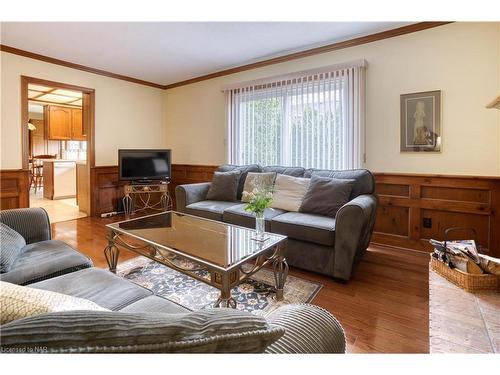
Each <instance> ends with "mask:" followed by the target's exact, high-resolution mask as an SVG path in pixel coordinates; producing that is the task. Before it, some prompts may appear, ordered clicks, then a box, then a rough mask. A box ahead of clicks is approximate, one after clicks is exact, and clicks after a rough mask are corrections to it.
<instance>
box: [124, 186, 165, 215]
mask: <svg viewBox="0 0 500 375" xmlns="http://www.w3.org/2000/svg"><path fill="white" fill-rule="evenodd" d="M168 185H169V183H168V182H162V183H152V182H149V183H131V184H127V185H125V186H124V188H123V190H124V192H125V196H124V197H123V199H122V202H123V210H124V211H125V215H126V216H130V215H131V214H134V213H136V212H139V211H143V210H146V209H150V210H158V211H168V210H170V209H172V198H171V197H170V193H169V191H168ZM151 194H161V196H160V201H159V202H156V203H151ZM136 197H139V199H140V202H141V203H142V206H141V207H140V208H137V209H136V208H135V200H136V199H135V198H136Z"/></svg>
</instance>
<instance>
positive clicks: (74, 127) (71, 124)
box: [46, 105, 86, 141]
mask: <svg viewBox="0 0 500 375" xmlns="http://www.w3.org/2000/svg"><path fill="white" fill-rule="evenodd" d="M46 117H47V118H46V124H47V132H46V135H47V139H51V140H59V141H69V140H75V141H85V140H86V136H85V135H84V134H85V133H84V130H83V121H82V110H81V109H79V108H69V107H60V106H56V105H49V106H48V110H47V111H46Z"/></svg>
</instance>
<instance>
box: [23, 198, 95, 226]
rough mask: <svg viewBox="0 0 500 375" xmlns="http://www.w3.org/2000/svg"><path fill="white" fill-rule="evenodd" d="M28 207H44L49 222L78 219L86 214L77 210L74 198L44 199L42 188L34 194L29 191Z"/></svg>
mask: <svg viewBox="0 0 500 375" xmlns="http://www.w3.org/2000/svg"><path fill="white" fill-rule="evenodd" d="M30 207H42V208H44V209H45V210H46V211H47V213H48V214H49V218H50V222H51V223H58V222H60V221H66V220H73V219H79V218H81V217H86V216H87V214H86V213H85V212H80V210H78V206H77V205H76V198H68V199H55V200H51V199H46V198H44V197H43V190H38V191H37V192H36V194H35V192H34V191H33V190H31V191H30Z"/></svg>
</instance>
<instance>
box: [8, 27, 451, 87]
mask: <svg viewBox="0 0 500 375" xmlns="http://www.w3.org/2000/svg"><path fill="white" fill-rule="evenodd" d="M449 23H452V22H450V21H448V22H418V23H414V24H411V25H407V26H402V27H398V28H395V29H390V30H386V31H382V32H379V33H375V34H370V35H366V36H362V37H357V38H353V39H348V40H344V41H342V42H337V43H332V44H327V45H325V46H321V47H316V48H311V49H307V50H304V51H300V52H294V53H290V54H288V55H283V56H278V57H273V58H271V59H266V60H262V61H258V62H254V63H251V64H246V65H241V66H238V67H234V68H230V69H225V70H221V71H218V72H214V73H210V74H206V75H202V76H199V77H194V78H190V79H187V80H184V81H179V82H175V83H171V84H168V85H163V84H160V83H155V82H149V81H144V80H141V79H138V78H133V77H128V76H125V75H122V74H117V73H113V72H108V71H106V70H102V69H97V68H92V67H90V66H85V65H80V64H76V63H73V62H70V61H65V60H60V59H56V58H54V57H50V56H45V55H41V54H38V53H34V52H29V51H25V50H22V49H18V48H15V47H11V46H7V45H4V44H0V51H2V52H7V53H12V54H14V55H19V56H23V57H27V58H30V59H35V60H39V61H44V62H47V63H50V64H56V65H60V66H64V67H67V68H72V69H77V70H82V71H85V72H88V73H93V74H98V75H101V76H105V77H110V78H115V79H120V80H122V81H127V82H132V83H137V84H139V85H145V86H150V87H154V88H157V89H163V90H168V89H173V88H175V87H180V86H185V85H189V84H191V83H196V82H201V81H206V80H209V79H212V78H217V77H222V76H227V75H230V74H234V73H239V72H243V71H246V70H251V69H256V68H261V67H263V66H268V65H274V64H279V63H282V62H286V61H291V60H296V59H301V58H304V57H309V56H314V55H318V54H322V53H327V52H332V51H337V50H340V49H344V48H349V47H354V46H359V45H362V44H367V43H372V42H376V41H379V40H383V39H388V38H393V37H396V36H400V35H405V34H410V33H414V32H417V31H422V30H427V29H431V28H433V27H438V26H442V25H446V24H449Z"/></svg>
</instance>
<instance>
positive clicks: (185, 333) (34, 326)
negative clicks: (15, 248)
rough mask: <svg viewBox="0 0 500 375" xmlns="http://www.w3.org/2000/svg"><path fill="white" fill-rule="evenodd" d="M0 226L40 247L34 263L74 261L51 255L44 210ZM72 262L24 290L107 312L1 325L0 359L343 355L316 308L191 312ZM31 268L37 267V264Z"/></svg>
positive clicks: (4, 215) (332, 324)
mask: <svg viewBox="0 0 500 375" xmlns="http://www.w3.org/2000/svg"><path fill="white" fill-rule="evenodd" d="M0 222H2V223H4V224H7V225H8V226H9V228H11V229H14V230H15V231H16V232H18V233H20V234H21V235H22V236H23V237H24V238H25V240H26V242H30V243H32V244H38V247H39V249H40V251H41V254H42V253H43V257H41V258H40V261H43V262H45V261H47V262H52V263H54V264H58V265H61V264H62V263H61V262H63V260H64V259H67V258H68V257H70V255H73V256H74V255H75V254H74V252H76V250H73V249H71V248H70V247H69V246H67V245H66V247H64V248H63V247H61V248H60V249H57V250H55V251H53V252H52V253H51V250H54V247H53V246H51V245H50V242H46V241H50V240H48V238H50V223H49V220H48V217H47V215H46V213H45V211H44V210H43V209H37V208H30V209H22V210H6V211H2V212H1V214H0ZM8 246H11V244H10V243H9V242H8V241H2V244H1V249H0V251H1V252H2V256H3V255H5V254H7V252H8V251H7V250H8ZM28 250H29V249H28ZM28 250H27V251H28ZM77 255H81V254H79V253H77ZM19 256H20V257H23V256H24V255H23V253H21V254H20V255H19ZM26 256H31V255H26ZM82 256H83V255H82ZM42 258H43V259H42ZM70 258H71V257H70ZM61 259H62V260H61ZM84 259H86V258H85V257H84ZM2 262H3V259H2ZM78 263H79V262H76V263H75V262H73V261H71V262H68V264H67V267H62V268H64V269H65V270H66V272H65V273H64V274H59V275H58V276H57V273H55V272H54V269H52V268H50V267H45V268H43V270H41V271H39V272H38V274H37V275H36V278H37V279H40V280H43V281H38V282H32V283H30V285H29V287H30V288H37V289H43V290H50V291H54V292H58V293H63V294H67V295H71V296H74V297H79V298H85V299H88V300H90V301H92V302H95V303H97V304H98V305H100V306H101V307H104V308H106V309H109V310H110V311H68V312H52V313H47V314H42V315H36V316H32V317H28V318H24V319H18V320H14V321H12V322H9V323H7V324H4V325H2V326H1V329H0V350H1V352H3V353H25V352H41V353H46V352H49V353H119V352H140V353H151V352H156V353H158V352H161V353H189V352H211V353H221V352H222V353H230V352H239V353H242V352H265V353H343V352H345V336H344V332H343V329H342V327H341V325H340V324H339V323H338V321H337V320H336V319H335V318H334V317H333V316H332V315H331V314H330V313H329V312H327V311H326V310H324V309H322V308H320V307H317V306H313V305H308V304H298V305H286V306H283V307H281V308H278V309H277V310H275V311H274V312H272V313H271V314H270V315H268V316H267V317H266V318H264V317H262V316H257V315H253V314H250V313H247V312H242V311H237V310H233V309H223V308H221V309H205V310H201V311H190V310H188V309H186V308H185V307H183V306H181V305H179V304H177V303H175V302H173V301H170V300H168V299H166V298H162V297H160V296H157V295H155V294H154V293H153V292H152V291H151V290H149V289H146V288H143V287H141V286H139V285H137V284H134V283H131V282H129V281H127V280H126V279H123V278H121V277H118V276H116V275H115V274H113V273H111V272H109V271H107V270H103V269H99V268H94V267H91V266H89V265H88V264H86V266H85V267H84V268H80V269H78V270H76V268H78V267H80V266H79V265H78ZM75 264H77V266H75ZM30 267H31V268H36V264H31V265H30ZM71 267H76V268H75V269H72V268H71ZM56 268H61V267H56ZM10 272H15V269H14V270H13V271H10ZM10 272H9V273H10ZM24 272H25V271H23V274H24ZM9 273H3V274H1V275H0V278H1V280H2V281H9V282H11V283H14V284H16V283H17V284H23V283H24V282H23V281H22V280H24V278H17V279H13V278H11V276H12V274H11V275H8V274H9ZM44 273H45V274H44ZM7 275H8V276H9V277H8V278H6V277H5V276H7ZM17 281H21V282H17ZM21 308H22V307H21Z"/></svg>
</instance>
